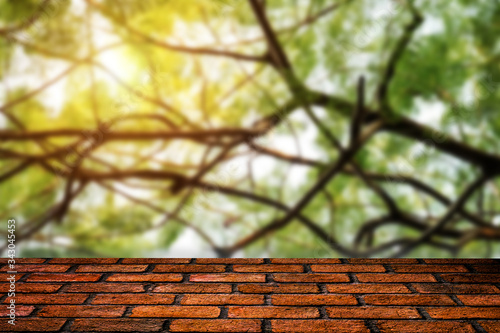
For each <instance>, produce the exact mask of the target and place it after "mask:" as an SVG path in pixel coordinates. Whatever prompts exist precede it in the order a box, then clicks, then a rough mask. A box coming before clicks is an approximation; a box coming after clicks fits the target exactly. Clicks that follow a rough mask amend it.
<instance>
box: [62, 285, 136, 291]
mask: <svg viewBox="0 0 500 333" xmlns="http://www.w3.org/2000/svg"><path fill="white" fill-rule="evenodd" d="M66 292H69V293H81V292H84V293H142V292H144V285H142V284H137V283H75V284H70V285H69V286H68V288H67V289H66Z"/></svg>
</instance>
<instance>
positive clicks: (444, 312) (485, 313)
mask: <svg viewBox="0 0 500 333" xmlns="http://www.w3.org/2000/svg"><path fill="white" fill-rule="evenodd" d="M425 311H427V313H428V314H429V315H430V316H431V317H432V318H436V319H473V318H484V319H500V307H491V308H488V307H474V308H469V307H453V308H444V307H440V308H426V309H425Z"/></svg>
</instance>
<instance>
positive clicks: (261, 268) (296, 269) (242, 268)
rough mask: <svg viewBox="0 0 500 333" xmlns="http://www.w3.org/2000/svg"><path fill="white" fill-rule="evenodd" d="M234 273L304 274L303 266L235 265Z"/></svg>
mask: <svg viewBox="0 0 500 333" xmlns="http://www.w3.org/2000/svg"><path fill="white" fill-rule="evenodd" d="M233 271H235V272H244V273H274V272H292V273H302V272H303V271H304V267H303V266H302V265H273V264H268V265H234V266H233Z"/></svg>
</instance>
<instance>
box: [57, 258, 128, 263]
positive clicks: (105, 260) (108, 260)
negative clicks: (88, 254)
mask: <svg viewBox="0 0 500 333" xmlns="http://www.w3.org/2000/svg"><path fill="white" fill-rule="evenodd" d="M118 259H119V258H53V259H50V260H49V264H114V263H116V262H117V261H118Z"/></svg>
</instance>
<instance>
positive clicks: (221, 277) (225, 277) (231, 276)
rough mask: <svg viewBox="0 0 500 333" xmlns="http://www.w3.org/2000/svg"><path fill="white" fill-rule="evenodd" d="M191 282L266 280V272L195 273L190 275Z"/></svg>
mask: <svg viewBox="0 0 500 333" xmlns="http://www.w3.org/2000/svg"><path fill="white" fill-rule="evenodd" d="M189 281H191V282H265V281H266V276H265V275H264V274H235V273H221V274H193V275H191V276H190V278H189Z"/></svg>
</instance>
